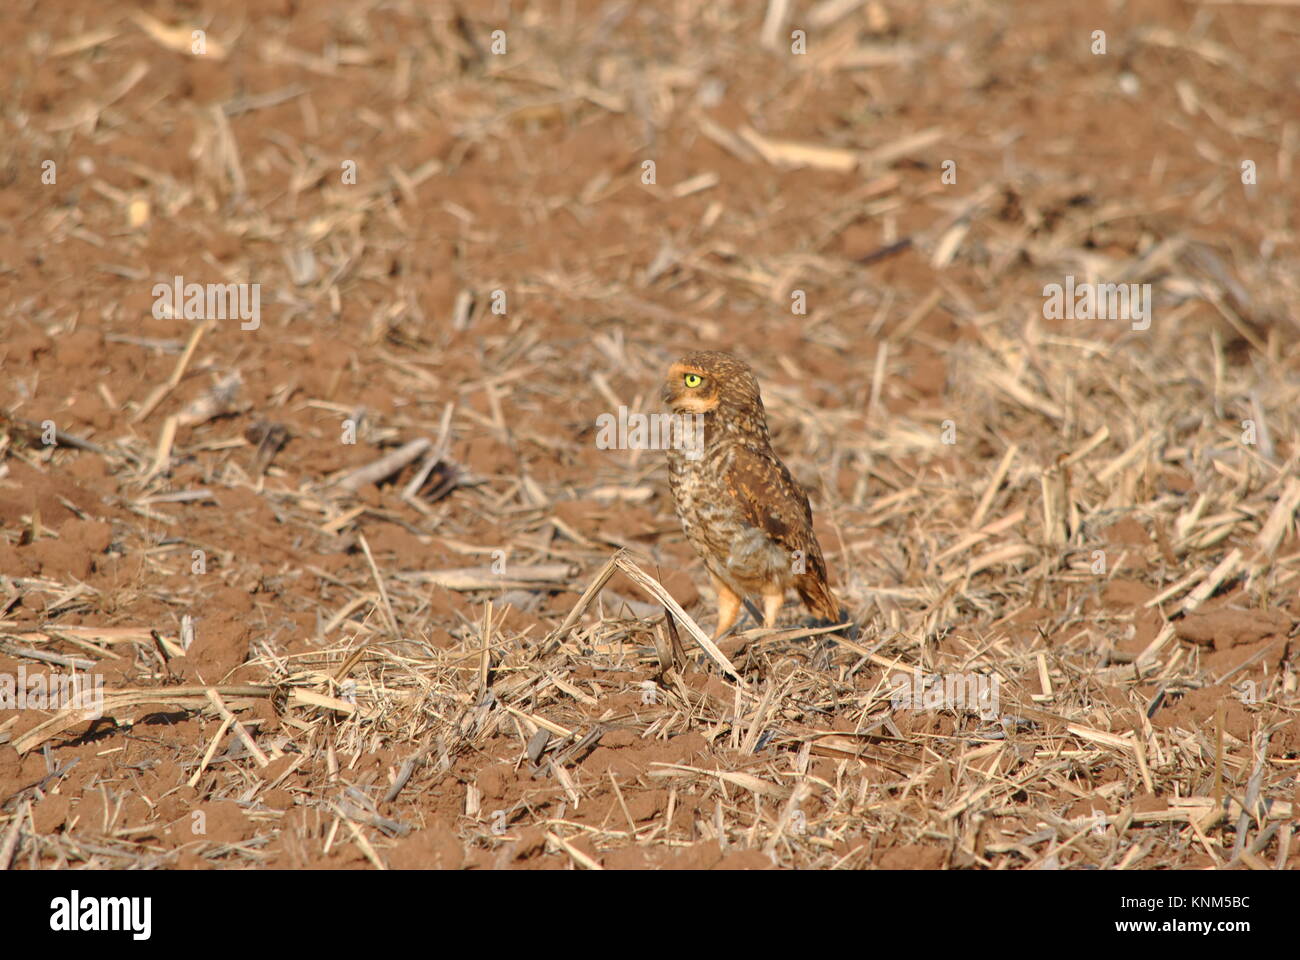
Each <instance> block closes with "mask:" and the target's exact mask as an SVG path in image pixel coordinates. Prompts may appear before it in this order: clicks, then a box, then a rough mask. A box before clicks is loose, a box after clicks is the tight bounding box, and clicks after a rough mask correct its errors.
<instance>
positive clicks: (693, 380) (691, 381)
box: [682, 373, 704, 387]
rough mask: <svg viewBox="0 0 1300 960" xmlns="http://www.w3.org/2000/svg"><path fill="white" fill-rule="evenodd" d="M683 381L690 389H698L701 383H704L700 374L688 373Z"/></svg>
mask: <svg viewBox="0 0 1300 960" xmlns="http://www.w3.org/2000/svg"><path fill="white" fill-rule="evenodd" d="M682 379H683V380H684V381H685V382H686V385H687V386H688V387H698V386H699V385H700V384H701V383H703V382H704V381H703V380H702V379H700V375H699V374H698V373H688V374H687V375H686V376H685V377H683V378H682Z"/></svg>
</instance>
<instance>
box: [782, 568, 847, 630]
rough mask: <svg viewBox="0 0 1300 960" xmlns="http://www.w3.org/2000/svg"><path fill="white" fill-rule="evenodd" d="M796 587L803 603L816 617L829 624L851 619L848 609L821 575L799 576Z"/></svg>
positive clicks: (795, 583)
mask: <svg viewBox="0 0 1300 960" xmlns="http://www.w3.org/2000/svg"><path fill="white" fill-rule="evenodd" d="M794 588H795V590H797V591H798V592H799V599H800V600H802V601H803V605H804V606H805V607H807V608H808V611H809V612H810V613H811V614H812V615H813V616H814V617H817V618H818V619H820V620H825V621H826V622H827V623H828V624H830V623H844V622H845V621H846V620H848V619H849V612H848V610H846V609H844V608H843V607H841V606H840V602H839V601H838V600H836V599H835V594H834V593H832V592H831V588H830V586H829V585H828V584H827V583H826V581H825V580H823V579H821V578H820V577H812V576H802V577H797V578H796V579H795V582H794Z"/></svg>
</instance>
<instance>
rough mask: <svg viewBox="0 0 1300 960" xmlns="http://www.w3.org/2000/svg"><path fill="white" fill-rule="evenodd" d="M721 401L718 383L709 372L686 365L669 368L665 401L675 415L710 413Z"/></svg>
mask: <svg viewBox="0 0 1300 960" xmlns="http://www.w3.org/2000/svg"><path fill="white" fill-rule="evenodd" d="M719 399H720V398H719V397H718V388H717V382H716V380H715V379H714V378H713V377H711V376H709V374H708V372H707V371H705V370H701V369H700V368H699V367H693V366H689V365H687V364H684V363H674V364H673V365H672V366H671V367H669V368H668V379H667V380H666V381H665V382H664V390H663V400H664V403H665V404H666V405H667V406H668V407H669V408H670V409H671V410H672V411H673V412H674V413H708V412H709V411H710V410H712V409H714V408H715V407H716V406H717V405H718V401H719Z"/></svg>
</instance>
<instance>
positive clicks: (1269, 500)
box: [0, 0, 1300, 869]
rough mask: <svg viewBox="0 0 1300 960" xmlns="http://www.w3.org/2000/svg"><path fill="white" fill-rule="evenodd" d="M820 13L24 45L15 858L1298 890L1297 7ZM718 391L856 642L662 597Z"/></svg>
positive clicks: (98, 11) (520, 16)
mask: <svg viewBox="0 0 1300 960" xmlns="http://www.w3.org/2000/svg"><path fill="white" fill-rule="evenodd" d="M766 6H767V5H766V4H760V3H742V2H738V0H737V2H729V0H719V2H711V3H701V4H665V3H641V2H629V3H607V2H604V0H600V2H597V0H576V2H575V0H563V2H561V0H523V2H519V3H513V4H477V3H473V2H462V3H460V4H458V5H453V4H452V3H450V2H443V0H434V2H414V0H411V2H407V0H398V2H386V3H377V2H365V0H361V2H343V0H319V2H311V3H306V2H295V0H277V2H265V0H200V2H196V3H189V4H175V3H171V2H167V0H158V2H149V3H143V4H133V3H121V2H114V0H94V2H91V0H57V2H50V0H41V2H39V3H38V2H35V0H18V2H11V3H10V4H9V7H10V8H11V9H9V10H8V11H7V15H6V17H5V22H4V23H3V24H2V25H0V31H3V33H4V37H3V41H0V45H2V46H3V47H4V49H5V50H6V51H7V56H6V64H5V71H4V73H5V83H6V84H7V86H8V89H7V90H6V91H5V94H4V96H3V98H2V99H0V103H2V104H3V106H2V107H0V123H2V124H3V135H2V136H0V330H2V334H3V335H2V337H0V365H2V370H3V376H0V706H3V707H4V709H0V869H3V868H4V867H6V866H16V867H24V868H69V867H81V866H84V865H92V866H97V867H112V868H124V867H181V868H212V867H249V866H260V867H327V868H335V867H347V868H363V869H365V868H370V867H381V866H382V867H393V868H428V867H438V868H448V869H462V868H521V869H574V868H578V869H587V868H594V867H597V866H603V867H605V868H624V869H669V868H689V869H750V868H753V869H764V868H771V867H781V868H791V867H798V868H854V869H857V868H883V869H947V868H987V869H1006V868H1013V869H1014V868H1030V867H1032V868H1044V867H1048V868H1052V867H1060V868H1071V867H1087V866H1092V867H1103V868H1121V867H1122V868H1154V867H1183V868H1201V867H1224V868H1233V869H1246V868H1252V869H1260V868H1274V869H1285V868H1294V867H1296V866H1297V865H1300V842H1296V840H1295V836H1294V831H1293V827H1294V824H1295V820H1296V818H1297V815H1300V806H1297V804H1300V788H1298V786H1297V772H1298V771H1300V691H1298V689H1297V687H1298V684H1297V663H1296V633H1297V623H1298V621H1300V599H1298V591H1297V587H1300V538H1297V534H1296V520H1295V513H1296V508H1297V506H1298V505H1300V481H1298V480H1297V474H1296V465H1297V460H1298V458H1300V445H1298V444H1297V437H1298V435H1300V402H1298V401H1300V336H1297V333H1298V332H1300V330H1298V327H1300V323H1298V321H1297V304H1298V303H1300V289H1298V284H1300V279H1298V278H1300V255H1298V254H1300V251H1298V249H1297V234H1296V230H1297V223H1296V214H1297V211H1298V210H1300V190H1297V187H1296V175H1297V167H1298V165H1300V159H1298V158H1297V151H1298V150H1300V120H1298V119H1297V113H1296V110H1295V107H1296V104H1297V102H1300V87H1298V86H1297V84H1298V83H1300V81H1298V80H1297V74H1296V70H1295V49H1296V44H1297V42H1298V41H1300V13H1297V12H1296V10H1295V8H1294V7H1286V6H1280V7H1275V6H1269V5H1246V6H1240V5H1224V6H1216V5H1206V4H1199V3H1187V2H1182V0H1135V2H1129V3H1123V4H1108V5H1097V4H1075V3H1067V2H1066V0H1043V2H1038V3H1033V4H1009V5H1008V4H1000V3H985V2H975V3H943V2H939V3H924V4H917V3H907V2H903V0H863V2H861V3H857V4H854V3H842V2H839V0H828V2H800V0H796V2H794V3H793V4H791V5H790V14H789V16H788V18H787V21H786V22H784V23H782V22H779V21H778V22H775V23H774V24H772V25H771V27H770V28H769V31H768V34H767V35H766V36H765V33H764V14H765V8H766ZM774 6H776V7H778V8H779V7H780V6H781V5H780V4H776V5H774ZM503 11H505V12H503ZM506 12H508V15H506ZM196 29H202V30H203V31H205V33H204V35H203V36H202V38H201V39H202V40H203V42H204V46H203V48H202V49H201V50H198V51H196V50H195V48H194V46H193V45H194V43H195V36H194V34H193V32H192V31H194V30H196ZM497 30H500V31H503V33H501V34H495V35H494V31H497ZM795 30H800V31H803V39H802V40H800V39H799V37H798V36H796V37H795V38H794V39H793V40H792V31H795ZM1094 31H1104V34H1105V45H1106V49H1105V51H1104V53H1103V52H1101V51H1100V50H1098V49H1096V45H1097V44H1098V43H1099V40H1098V38H1097V37H1096V35H1095V34H1094ZM800 42H803V43H806V48H805V49H806V52H804V53H798V52H795V50H794V49H793V48H792V47H793V46H797V45H798V44H799V43H800ZM502 43H504V50H502V49H501V44H502ZM648 163H653V174H654V176H653V178H651V177H650V176H649V168H648V167H647V164H648ZM1243 165H1245V166H1244V167H1243ZM1252 165H1253V166H1252ZM1252 170H1253V175H1251V174H1250V171H1252ZM1243 171H1245V172H1243ZM954 174H955V179H954ZM174 277H183V278H184V280H185V281H186V282H195V283H202V284H224V283H232V284H235V283H237V284H259V285H260V286H259V288H258V290H259V296H260V301H259V304H260V313H259V314H258V316H257V317H256V318H255V319H256V322H255V323H254V321H253V318H251V317H250V318H249V322H247V323H242V322H241V319H240V318H238V317H233V318H230V317H227V318H223V317H221V316H214V315H211V314H209V313H208V312H207V307H206V306H205V307H204V308H203V310H202V311H199V315H197V316H188V317H187V316H186V315H185V311H184V310H179V311H177V312H176V313H173V312H171V311H169V310H166V309H162V307H163V306H165V304H163V302H162V300H161V294H160V293H159V292H158V291H157V290H156V289H155V284H163V285H170V284H171V283H172V281H173V278H174ZM1067 277H1073V278H1074V279H1075V280H1077V281H1078V282H1080V283H1084V282H1095V283H1125V284H1128V283H1133V284H1147V285H1149V287H1148V290H1149V297H1150V300H1148V301H1147V303H1148V305H1149V306H1150V307H1151V312H1150V322H1149V326H1144V325H1143V324H1142V323H1141V322H1139V321H1138V320H1134V319H1133V318H1131V317H1128V316H1114V315H1110V314H1107V315H1106V317H1105V318H1100V319H1086V318H1076V319H1058V318H1056V315H1055V314H1053V313H1052V312H1051V311H1050V310H1048V309H1047V308H1046V303H1045V301H1046V299H1047V296H1046V292H1045V289H1044V288H1045V287H1046V286H1047V285H1049V284H1065V283H1066V282H1067V279H1066V278H1067ZM250 289H251V288H248V287H245V290H250ZM801 304H802V305H803V306H804V307H805V309H801V308H800V307H801ZM701 347H704V348H722V349H730V350H733V351H735V352H737V353H738V354H740V355H742V356H743V357H744V358H745V359H746V360H748V361H749V362H750V363H751V364H752V365H753V366H754V367H755V369H756V370H757V372H758V375H759V377H760V380H761V383H762V385H763V393H764V400H765V404H766V407H767V411H768V415H769V421H770V424H771V428H772V434H773V440H774V444H775V446H776V447H777V449H778V450H779V451H780V453H781V454H782V456H783V457H784V459H785V460H786V462H787V463H788V464H789V466H790V468H791V470H792V471H793V473H794V475H795V476H796V478H797V479H798V480H799V481H801V482H802V483H804V484H805V485H806V486H807V487H808V488H809V490H810V492H811V497H812V501H813V504H814V508H815V511H816V524H817V531H818V533H819V536H820V538H821V543H822V545H823V548H824V550H825V553H826V556H827V561H828V565H829V566H830V568H831V571H832V579H833V581H834V582H835V584H836V588H837V590H838V591H839V594H840V596H841V597H842V599H843V601H844V603H845V604H846V606H847V607H848V609H849V611H850V612H851V614H852V616H853V618H854V620H855V621H856V622H857V624H858V626H859V632H858V634H857V636H856V639H851V638H841V639H840V640H839V642H837V643H834V644H830V643H828V642H827V641H826V639H825V637H824V636H822V635H819V634H816V633H815V632H814V633H813V634H812V635H810V634H809V631H808V630H806V629H803V628H802V627H801V620H800V612H798V611H796V609H795V606H794V604H790V605H788V606H787V615H786V619H785V621H784V622H783V624H782V626H783V628H784V629H783V630H781V631H779V632H776V633H772V632H765V631H762V630H756V629H753V626H754V625H753V623H752V621H749V620H744V621H742V623H741V625H740V628H741V631H742V633H741V634H740V635H738V636H734V637H731V638H728V639H726V640H725V641H724V642H723V644H722V651H723V654H724V655H725V656H726V657H727V658H728V659H729V662H730V663H732V664H733V665H734V668H735V671H736V673H735V674H734V675H733V674H729V673H728V672H727V671H725V670H724V669H721V667H720V666H719V665H717V664H715V663H713V662H711V661H710V660H709V659H708V658H706V656H705V655H704V653H703V652H702V651H701V649H700V647H699V646H698V645H697V643H696V642H695V640H694V639H693V638H692V633H691V623H689V622H687V621H686V620H683V619H682V618H680V617H679V618H676V620H675V622H674V623H672V624H669V623H667V622H666V621H665V607H664V604H663V603H662V602H661V597H659V596H657V595H656V593H655V591H656V590H658V589H660V588H659V587H658V586H657V585H656V584H655V583H653V582H652V583H651V585H650V589H649V591H648V592H647V589H646V585H645V582H644V580H642V579H639V576H640V575H639V574H638V571H644V573H645V574H648V575H649V576H650V577H651V578H653V579H654V580H655V581H658V582H659V583H662V585H663V587H662V589H663V590H665V591H666V592H667V594H669V595H671V596H672V597H674V598H675V599H676V600H677V602H679V603H680V604H681V605H682V606H683V607H684V608H685V611H686V613H687V614H688V615H689V617H690V619H691V620H692V621H695V622H698V623H699V624H701V625H702V626H703V627H704V629H705V630H706V631H707V630H708V629H710V628H711V626H712V622H713V607H712V602H713V593H712V590H711V588H710V587H709V585H708V582H707V578H706V577H705V575H704V572H703V570H702V568H701V567H700V565H699V563H698V561H697V560H696V559H695V558H694V556H693V555H692V554H691V551H690V549H689V547H688V546H687V544H686V542H685V540H684V538H683V536H682V533H681V530H680V527H679V524H678V522H677V520H676V517H675V515H674V512H673V508H672V503H671V500H670V497H669V495H668V492H667V486H666V479H665V473H664V469H663V455H662V453H660V452H658V451H654V450H636V449H633V450H628V449H614V450H609V449H601V448H600V447H599V446H598V444H597V426H596V425H597V417H599V416H600V415H601V414H606V413H616V412H617V411H618V409H619V407H620V406H626V407H627V408H629V409H630V410H632V411H646V412H657V411H658V397H659V388H660V383H661V378H662V376H663V372H664V371H665V369H666V368H667V366H668V364H669V363H670V362H671V361H672V360H673V359H675V358H676V357H678V356H680V355H681V354H683V353H686V352H688V351H689V350H692V349H697V348H701ZM56 431H57V432H56ZM413 442H418V444H419V446H418V447H415V448H411V449H410V450H409V451H408V453H407V455H406V456H405V457H404V458H400V462H395V463H394V464H393V466H392V468H391V469H390V470H388V471H379V472H378V473H376V474H375V475H373V476H371V475H366V474H360V475H357V474H354V471H357V470H358V469H359V468H364V467H366V466H367V465H369V464H372V463H374V462H376V461H378V460H380V458H382V457H385V456H390V455H395V454H396V453H397V452H398V451H400V450H402V449H403V445H405V444H408V443H413ZM421 475H423V479H421ZM612 561H613V562H616V563H617V568H616V569H615V568H613V567H611V566H610V564H611V562H612ZM603 574H612V576H610V577H609V579H608V580H607V581H606V582H605V583H604V586H603V588H602V589H600V590H596V591H592V592H590V593H589V594H586V595H584V591H585V590H586V589H587V587H588V585H590V584H593V583H594V582H597V581H599V580H600V578H601V576H602V575H603ZM670 627H673V628H675V629H676V631H677V634H678V638H679V641H680V650H679V651H677V652H674V648H673V644H672V643H671V639H670V637H669V633H670V629H669V628H670ZM74 669H75V670H77V671H79V672H84V673H88V674H90V675H92V676H94V677H97V678H98V679H99V680H100V681H102V685H103V687H102V693H103V697H104V699H103V703H102V706H103V710H102V712H103V714H104V715H103V716H102V717H100V718H98V719H94V718H91V717H89V716H86V715H83V714H80V713H78V712H77V711H76V710H75V709H73V708H67V709H61V706H62V705H61V704H60V703H52V702H50V701H49V700H48V699H47V700H45V701H40V700H39V698H37V697H36V696H35V694H36V692H37V690H38V689H39V688H38V687H35V686H34V687H31V688H30V691H31V692H32V693H33V699H31V700H26V701H25V702H24V701H22V700H20V698H19V697H18V695H17V694H18V690H17V686H18V678H20V677H21V678H22V680H23V691H22V692H23V694H24V695H25V694H26V693H27V692H29V688H28V687H27V684H28V683H37V684H39V685H41V687H44V686H46V685H48V684H50V683H51V682H53V681H56V680H57V678H58V677H60V676H63V677H66V676H67V675H68V673H69V671H71V670H74ZM917 673H920V674H923V675H930V674H940V675H943V676H944V677H946V678H947V679H948V680H951V679H953V678H956V679H957V680H960V681H962V682H963V683H969V684H977V683H979V682H981V680H982V682H984V683H985V684H986V685H988V684H992V683H993V682H994V681H995V680H996V683H997V686H996V687H994V688H993V689H994V690H995V691H996V692H997V697H996V698H995V700H994V702H993V704H992V709H990V710H984V711H981V709H980V708H979V706H978V705H977V704H976V703H975V702H974V700H973V699H969V698H968V699H965V700H963V699H960V698H958V697H955V695H951V694H952V692H953V690H956V689H957V688H955V687H954V688H953V690H947V689H943V688H942V687H940V688H934V687H933V686H931V687H929V688H926V689H920V688H918V689H917V692H918V693H919V694H920V696H921V699H920V702H915V703H901V702H900V703H894V702H891V694H893V693H895V692H896V691H898V690H900V689H907V690H909V691H911V690H912V689H913V687H912V685H911V678H912V677H913V676H914V675H915V674H917ZM6 678H8V682H9V683H10V688H9V692H8V694H7V693H6V687H5V683H6ZM896 681H897V684H905V687H904V686H899V685H896ZM940 682H941V683H943V682H946V681H943V680H941V681H940ZM963 689H970V690H971V691H972V696H973V691H974V689H975V687H974V686H971V687H967V688H963ZM7 695H8V696H9V697H10V699H9V700H6V699H5V698H6V696H7Z"/></svg>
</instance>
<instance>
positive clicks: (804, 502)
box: [726, 447, 826, 581]
mask: <svg viewBox="0 0 1300 960" xmlns="http://www.w3.org/2000/svg"><path fill="white" fill-rule="evenodd" d="M726 484H727V489H728V491H729V492H730V493H731V496H732V498H733V499H734V501H735V503H736V504H737V506H738V507H739V508H740V515H741V518H742V519H743V520H744V521H745V522H746V523H748V524H750V525H751V526H754V527H756V528H758V529H759V530H762V531H763V532H764V533H765V534H766V535H767V536H768V537H770V538H771V539H772V540H774V541H776V542H777V543H779V544H780V545H781V546H783V547H785V549H787V550H791V551H793V550H800V551H802V552H803V556H804V559H805V561H806V563H807V569H808V572H809V573H810V574H813V575H814V576H816V577H817V578H818V579H820V580H822V581H824V580H825V579H826V563H825V561H824V560H823V559H822V553H821V549H820V548H819V547H818V544H817V538H816V536H815V535H814V534H813V525H812V507H811V506H810V505H809V504H808V497H807V495H806V494H805V493H804V492H803V490H802V489H800V487H799V485H798V484H797V483H795V482H794V478H793V477H792V476H790V471H789V470H787V469H786V467H785V464H783V463H782V462H781V461H780V460H777V459H776V458H775V457H765V456H762V455H761V454H758V453H755V452H754V451H752V450H749V449H747V448H745V447H736V448H735V451H734V453H733V455H732V458H731V464H730V466H729V467H728V469H727V473H726Z"/></svg>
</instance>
